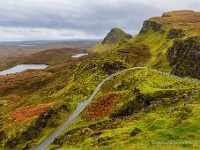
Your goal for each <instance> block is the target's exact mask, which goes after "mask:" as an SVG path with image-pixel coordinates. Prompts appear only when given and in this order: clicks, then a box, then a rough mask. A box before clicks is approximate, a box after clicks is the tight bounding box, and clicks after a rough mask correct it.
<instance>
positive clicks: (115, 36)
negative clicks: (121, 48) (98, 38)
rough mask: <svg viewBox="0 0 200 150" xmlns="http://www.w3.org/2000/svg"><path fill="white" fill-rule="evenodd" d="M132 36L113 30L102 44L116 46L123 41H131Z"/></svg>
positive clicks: (119, 30) (116, 29)
mask: <svg viewBox="0 0 200 150" xmlns="http://www.w3.org/2000/svg"><path fill="white" fill-rule="evenodd" d="M131 38H132V36H131V35H130V34H127V33H125V32H124V31H123V30H121V29H119V28H113V29H111V30H110V32H109V33H108V34H107V36H106V37H105V38H104V40H103V42H102V44H117V43H119V42H121V41H123V40H124V39H131Z"/></svg>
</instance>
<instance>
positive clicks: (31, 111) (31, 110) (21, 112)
mask: <svg viewBox="0 0 200 150" xmlns="http://www.w3.org/2000/svg"><path fill="white" fill-rule="evenodd" d="M51 105H52V104H43V105H38V106H30V107H25V108H21V109H18V110H16V111H13V112H11V113H10V116H11V117H12V118H13V119H16V120H17V121H18V122H22V121H24V120H27V119H29V118H31V117H33V116H36V115H38V114H40V113H41V112H43V111H44V110H45V109H47V108H49V107H50V106H51Z"/></svg>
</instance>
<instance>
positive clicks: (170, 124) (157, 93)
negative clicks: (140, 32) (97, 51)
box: [51, 69, 200, 149]
mask: <svg viewBox="0 0 200 150" xmlns="http://www.w3.org/2000/svg"><path fill="white" fill-rule="evenodd" d="M124 83H126V84H124ZM119 87H121V88H119ZM199 88H200V86H199V85H195V84H191V83H188V82H183V81H180V80H177V79H172V78H170V77H167V76H165V75H162V74H159V73H154V72H152V71H149V70H146V69H143V70H137V71H128V72H126V73H123V74H121V75H119V76H117V77H116V78H114V79H112V80H110V81H108V82H106V83H105V84H104V86H103V87H102V88H101V90H100V92H99V93H98V95H97V96H96V98H95V99H94V101H93V102H92V103H91V104H90V106H91V105H93V104H94V103H96V101H97V100H99V97H102V95H107V94H111V93H117V94H119V97H118V100H117V102H116V104H115V106H114V107H113V108H112V109H111V111H110V113H109V115H107V116H105V117H98V115H97V117H96V118H94V119H89V120H88V119H85V118H84V117H83V116H84V115H85V114H87V112H88V109H86V110H85V111H84V112H83V113H82V117H79V119H78V120H77V121H76V123H74V124H73V125H72V126H71V127H70V128H68V129H66V130H65V133H63V134H62V135H61V136H60V138H58V139H57V140H56V141H55V143H57V144H58V145H63V143H65V144H66V143H67V145H66V146H63V148H61V149H66V148H68V149H116V147H117V149H135V148H136V149H155V147H156V148H158V149H163V148H168V149H170V148H175V147H176V148H184V146H186V147H190V148H192V147H193V148H197V147H198V146H199V145H198V144H195V145H192V146H191V145H188V144H185V145H184V144H183V145H181V144H180V145H179V144H177V145H175V144H173V145H167V146H166V145H159V144H158V145H156V144H155V145H154V144H153V143H152V142H153V141H170V140H173V142H176V141H195V139H198V138H199V133H198V132H194V131H198V130H199V122H198V120H199V117H198V115H195V114H196V113H198V108H199V106H198V103H199V97H198V94H199V93H198V92H196V91H197V89H199ZM134 89H138V90H139V91H140V92H139V95H143V96H144V95H146V96H147V99H149V100H150V101H151V102H152V105H151V106H148V107H144V109H139V110H137V107H139V106H140V105H141V104H140V103H138V102H137V101H136V97H137V95H138V93H137V91H135V90H134ZM192 91H193V93H194V94H191V92H192ZM186 95H187V96H186ZM184 96H185V97H184ZM186 97H187V98H186ZM173 99H177V101H176V102H173ZM111 100H112V99H109V101H111ZM153 102H154V105H153ZM190 102H191V104H189V103H190ZM130 104H132V105H135V107H134V106H133V108H132V110H131V109H130V110H131V111H133V112H135V113H133V114H132V113H131V114H129V115H125V116H123V109H125V108H126V107H128V108H129V107H130ZM184 104H186V105H184ZM90 106H89V107H90ZM99 107H100V106H99ZM130 108H131V107H130ZM142 108H143V107H142ZM170 110H171V111H170ZM102 111H103V110H102ZM136 112H137V113H136ZM118 118H119V119H118ZM120 118H121V119H120ZM186 125H187V126H186ZM135 128H137V129H140V130H141V132H140V133H138V134H136V135H131V133H132V132H133V130H134V129H135ZM183 132H184V133H183ZM69 135H70V136H69ZM64 137H65V138H64ZM61 140H62V142H59V141H61ZM151 143H152V144H151ZM52 147H54V146H53V145H52V146H51V148H52ZM56 147H57V146H56Z"/></svg>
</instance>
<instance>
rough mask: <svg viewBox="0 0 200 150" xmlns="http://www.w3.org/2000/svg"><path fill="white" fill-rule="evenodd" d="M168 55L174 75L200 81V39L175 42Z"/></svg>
mask: <svg viewBox="0 0 200 150" xmlns="http://www.w3.org/2000/svg"><path fill="white" fill-rule="evenodd" d="M166 55H167V58H168V60H169V62H170V65H171V66H172V68H173V69H172V71H171V73H172V74H175V75H178V76H191V77H194V78H198V79H200V37H189V38H187V39H186V40H177V41H175V42H174V44H173V46H172V47H171V48H169V49H168V51H167V54H166Z"/></svg>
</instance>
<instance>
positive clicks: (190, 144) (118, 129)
mask: <svg viewBox="0 0 200 150" xmlns="http://www.w3.org/2000/svg"><path fill="white" fill-rule="evenodd" d="M199 15H200V13H199V12H194V11H185V10H184V11H172V12H166V13H164V14H163V15H162V16H161V17H154V18H150V19H148V20H146V21H144V24H143V27H142V28H141V31H140V33H139V34H138V35H136V36H135V37H131V36H130V35H129V34H127V33H125V32H124V31H122V30H121V29H118V28H114V29H111V31H110V32H109V33H108V35H107V36H106V37H105V38H104V40H103V41H102V42H100V43H98V44H97V45H96V46H94V47H93V48H91V49H90V50H89V51H88V53H89V54H88V55H87V56H83V57H80V58H76V59H73V58H71V56H72V55H74V54H78V53H83V50H78V49H54V50H49V51H42V52H38V53H36V54H33V55H30V56H27V57H24V58H23V59H21V60H20V61H17V64H18V63H33V62H37V63H44V64H50V66H49V67H48V68H46V69H44V70H27V71H24V72H21V73H17V74H11V75H6V76H0V112H1V113H0V144H1V148H2V149H26V150H28V149H34V148H35V147H36V146H37V145H38V144H40V143H41V142H42V141H44V140H45V139H46V138H47V137H48V136H49V135H50V134H51V133H53V132H54V131H55V130H56V129H58V127H60V126H61V125H62V124H63V123H64V122H65V121H66V120H67V118H68V117H69V116H70V114H72V113H73V111H74V110H75V109H76V106H77V105H78V104H79V103H80V102H82V101H85V100H87V99H88V98H89V97H90V95H91V94H92V93H93V91H94V90H95V89H96V87H97V85H98V84H99V83H100V82H102V81H103V80H104V79H105V78H106V77H108V76H109V75H112V74H113V73H116V72H119V71H121V70H124V69H129V68H132V67H141V68H142V69H137V70H127V71H125V72H122V73H120V74H118V75H116V76H114V77H112V78H111V79H110V80H108V81H106V82H105V83H104V84H103V85H102V86H101V88H100V90H99V91H98V93H97V95H96V96H95V97H94V99H93V100H92V102H91V103H90V104H89V105H88V106H87V107H86V109H85V110H84V111H83V112H82V113H81V114H80V116H79V117H78V118H77V120H76V121H75V122H74V123H73V124H72V125H71V126H69V127H68V128H66V129H65V131H64V132H62V133H61V134H60V135H59V136H58V137H57V138H56V139H55V140H54V142H53V143H52V144H51V145H50V146H49V147H48V148H47V149H51V150H52V149H76V150H77V149H81V150H82V149H123V150H124V149H144V150H145V149H152V150H153V149H199V148H200V147H199V144H198V139H199V138H200V136H199V135H200V134H199V131H200V130H199V129H200V125H199V124H200V123H199V119H200V118H199V102H200V101H199V100H200V84H199V79H200V70H199V68H200V65H199V62H200V61H199V56H200V53H199V52H200V45H199V43H200V38H199V37H200V26H199V22H200V18H199ZM84 52H85V51H84ZM142 66H145V67H142ZM182 77H184V78H182Z"/></svg>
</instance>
